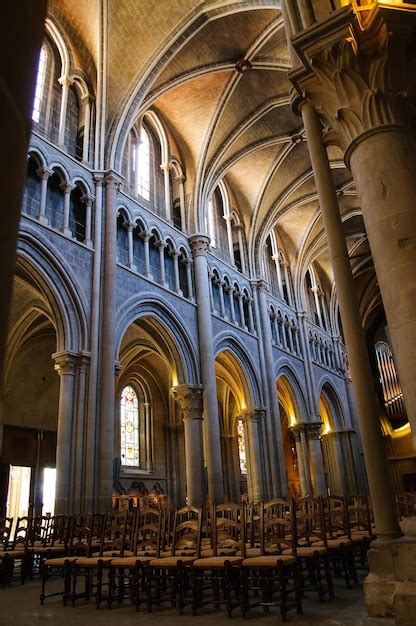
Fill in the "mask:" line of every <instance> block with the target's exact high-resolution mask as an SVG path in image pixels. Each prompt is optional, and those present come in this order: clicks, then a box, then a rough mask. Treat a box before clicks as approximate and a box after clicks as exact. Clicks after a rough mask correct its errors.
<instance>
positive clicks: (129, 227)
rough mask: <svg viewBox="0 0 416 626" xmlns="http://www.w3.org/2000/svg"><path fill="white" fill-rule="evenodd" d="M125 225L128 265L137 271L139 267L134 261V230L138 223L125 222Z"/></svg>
mask: <svg viewBox="0 0 416 626" xmlns="http://www.w3.org/2000/svg"><path fill="white" fill-rule="evenodd" d="M123 226H124V227H125V228H127V243H128V265H129V268H130V269H131V270H134V271H136V269H137V268H136V266H135V265H134V261H133V230H134V228H135V226H136V224H135V223H134V222H125V223H124V224H123Z"/></svg>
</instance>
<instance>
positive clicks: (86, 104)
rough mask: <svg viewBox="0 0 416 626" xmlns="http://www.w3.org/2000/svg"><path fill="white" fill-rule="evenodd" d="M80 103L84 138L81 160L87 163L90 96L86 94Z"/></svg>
mask: <svg viewBox="0 0 416 626" xmlns="http://www.w3.org/2000/svg"><path fill="white" fill-rule="evenodd" d="M81 101H82V102H83V103H84V137H83V142H82V160H83V162H84V163H88V161H89V154H90V124H91V96H90V94H86V95H85V96H82V98H81Z"/></svg>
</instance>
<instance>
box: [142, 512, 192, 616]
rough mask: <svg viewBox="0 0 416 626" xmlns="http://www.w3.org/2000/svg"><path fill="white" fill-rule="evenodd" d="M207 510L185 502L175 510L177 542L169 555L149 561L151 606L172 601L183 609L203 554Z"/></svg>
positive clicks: (148, 603)
mask: <svg viewBox="0 0 416 626" xmlns="http://www.w3.org/2000/svg"><path fill="white" fill-rule="evenodd" d="M202 516H203V510H202V508H199V507H192V506H184V507H182V508H181V509H177V510H176V511H175V518H174V526H173V543H172V548H171V550H170V554H169V556H160V557H158V558H155V559H152V560H151V561H150V562H149V566H148V567H149V569H148V583H147V609H148V611H151V610H152V606H153V605H154V604H157V605H160V604H161V603H162V602H166V601H167V602H169V603H170V604H171V606H173V607H177V608H178V611H179V614H182V613H183V610H184V608H185V605H186V604H191V599H190V598H189V599H187V597H188V591H189V587H190V584H191V567H192V564H193V562H194V561H195V560H196V559H198V558H199V556H200V550H201V528H202Z"/></svg>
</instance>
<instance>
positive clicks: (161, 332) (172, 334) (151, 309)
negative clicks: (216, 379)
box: [115, 293, 199, 384]
mask: <svg viewBox="0 0 416 626" xmlns="http://www.w3.org/2000/svg"><path fill="white" fill-rule="evenodd" d="M139 319H146V320H149V322H150V323H151V324H153V325H154V330H155V333H157V335H158V338H159V339H160V341H161V346H162V351H164V352H165V355H166V356H169V360H170V362H171V364H172V365H173V366H174V368H175V369H176V374H177V378H178V381H177V382H178V384H180V383H189V384H197V383H198V382H199V367H198V359H197V357H196V349H195V345H194V342H193V340H192V338H191V337H190V336H189V335H188V334H187V333H186V331H185V330H184V329H185V327H186V325H185V322H183V323H181V321H180V320H178V315H177V314H175V315H174V314H173V313H172V312H171V309H170V308H169V307H168V306H167V305H166V303H165V302H163V301H162V300H160V299H157V298H156V297H155V295H154V294H153V293H143V294H140V297H139V299H138V298H137V296H136V295H134V296H132V297H131V298H130V299H129V300H127V302H124V304H123V315H121V317H120V318H119V319H118V323H117V326H116V331H115V337H116V353H115V358H116V356H117V355H118V354H119V353H120V346H121V341H122V338H123V336H124V334H125V332H126V330H127V329H128V327H129V326H130V324H133V323H134V322H135V321H136V320H139Z"/></svg>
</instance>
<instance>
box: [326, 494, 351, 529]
mask: <svg viewBox="0 0 416 626" xmlns="http://www.w3.org/2000/svg"><path fill="white" fill-rule="evenodd" d="M322 511H323V515H324V520H325V528H326V533H327V537H328V539H337V538H338V537H340V536H345V537H348V538H351V531H350V525H349V522H348V508H347V502H346V499H345V497H343V496H325V497H323V498H322Z"/></svg>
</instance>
